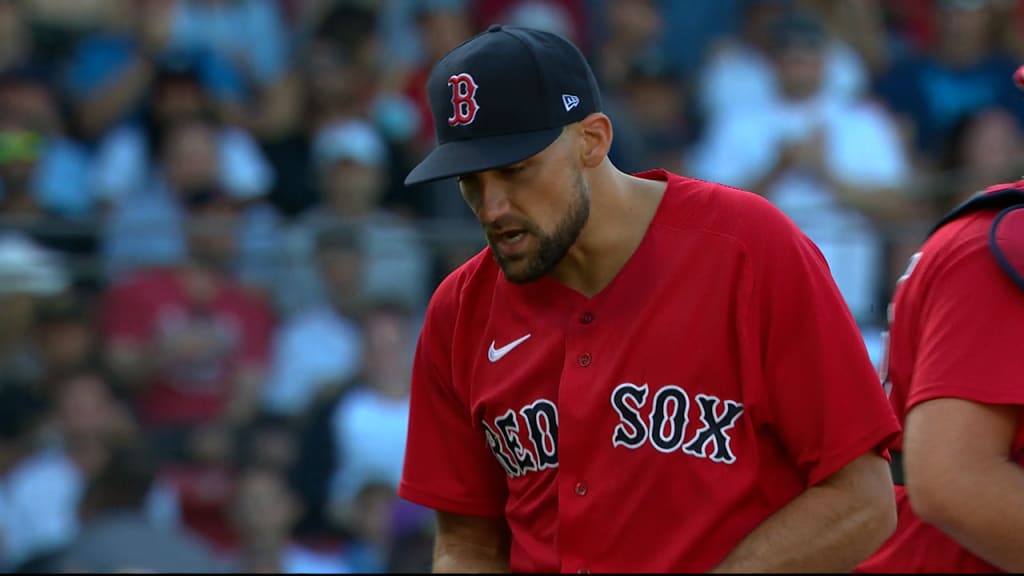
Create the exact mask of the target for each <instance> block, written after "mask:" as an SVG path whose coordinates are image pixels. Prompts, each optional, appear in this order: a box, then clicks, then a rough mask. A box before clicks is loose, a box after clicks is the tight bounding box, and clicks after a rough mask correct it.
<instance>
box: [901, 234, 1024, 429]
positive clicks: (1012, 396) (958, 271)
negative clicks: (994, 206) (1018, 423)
mask: <svg viewBox="0 0 1024 576" xmlns="http://www.w3.org/2000/svg"><path fill="white" fill-rule="evenodd" d="M927 257H928V254H927V253H925V255H924V256H922V258H927ZM922 267H923V266H922ZM920 272H922V273H923V272H925V270H920ZM927 272H928V273H927V276H924V277H922V278H921V280H925V281H926V282H927V285H926V286H923V288H925V289H926V290H925V291H924V294H925V295H926V297H927V301H926V302H925V303H924V306H923V308H922V314H921V324H920V333H919V336H918V342H919V349H918V355H917V358H916V360H915V363H914V367H913V375H912V377H911V384H910V394H909V396H908V403H907V409H908V410H909V409H910V407H912V406H914V405H915V404H919V403H921V402H924V401H927V400H933V399H935V398H941V397H950V398H962V399H964V400H970V401H973V402H982V403H986V404H1016V405H1024V386H1021V374H1024V354H1021V347H1022V342H1021V327H1022V326H1024V291H1021V289H1020V288H1019V287H1018V286H1017V285H1015V284H1014V283H1013V282H1012V281H1011V280H1010V277H1009V276H1008V275H1007V274H1006V273H1005V272H1004V271H1003V270H1002V269H1000V268H999V265H998V264H997V263H996V260H995V258H993V256H992V254H991V252H989V249H988V246H987V245H986V244H985V243H984V242H978V243H974V244H973V245H972V246H969V247H968V246H963V247H962V248H960V249H959V253H957V254H953V255H951V257H949V258H945V259H944V260H943V262H942V263H940V264H938V266H937V267H936V268H935V269H930V270H928V271H927ZM896 315H897V316H896V319H895V322H899V307H898V305H897V309H896ZM895 328H896V327H895V326H894V329H895ZM897 336H902V333H901V334H895V333H894V337H897Z"/></svg>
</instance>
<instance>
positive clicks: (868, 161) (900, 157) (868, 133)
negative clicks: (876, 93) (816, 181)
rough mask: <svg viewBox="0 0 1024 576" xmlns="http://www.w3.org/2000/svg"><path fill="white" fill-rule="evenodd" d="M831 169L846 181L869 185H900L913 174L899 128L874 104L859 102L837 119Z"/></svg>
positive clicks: (877, 187) (878, 186)
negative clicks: (850, 110) (854, 107)
mask: <svg viewBox="0 0 1024 576" xmlns="http://www.w3.org/2000/svg"><path fill="white" fill-rule="evenodd" d="M838 121H839V122H840V123H841V124H840V125H839V126H838V127H839V128H840V130H839V133H838V135H839V137H838V138H837V139H836V140H835V141H834V146H835V147H834V149H833V150H832V152H831V153H832V155H833V157H832V158H831V160H830V164H831V167H832V170H833V171H834V172H835V175H836V177H837V178H838V179H839V180H840V181H841V182H843V183H846V184H850V185H855V186H860V187H864V188H867V189H872V188H875V189H879V188H893V187H900V186H903V185H905V184H906V183H907V179H908V178H909V177H910V176H911V169H910V160H909V158H908V156H907V151H906V148H905V147H904V145H903V139H902V138H901V137H900V132H899V129H898V128H897V126H896V124H895V123H894V122H893V121H892V120H890V118H889V117H888V116H886V115H885V114H884V113H883V112H882V111H880V110H879V109H878V108H877V107H876V106H875V105H872V104H866V105H861V106H858V107H857V108H856V109H855V110H854V111H852V112H851V113H849V114H845V115H843V116H842V118H840V119H839V120H838Z"/></svg>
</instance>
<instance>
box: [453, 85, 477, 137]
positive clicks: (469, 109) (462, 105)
mask: <svg viewBox="0 0 1024 576" xmlns="http://www.w3.org/2000/svg"><path fill="white" fill-rule="evenodd" d="M448 85H449V86H451V87H452V117H451V118H449V119H448V125H449V126H468V125H469V124H472V123H473V120H476V113H477V112H478V111H479V110H480V105H479V104H477V103H476V89H477V85H476V81H475V80H473V77H472V76H470V75H469V74H465V73H463V74H456V75H454V76H452V77H451V78H449V79H448Z"/></svg>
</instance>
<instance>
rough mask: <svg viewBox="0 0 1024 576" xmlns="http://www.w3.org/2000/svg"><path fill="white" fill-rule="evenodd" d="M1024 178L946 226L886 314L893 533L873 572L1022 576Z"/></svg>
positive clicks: (869, 568)
mask: <svg viewBox="0 0 1024 576" xmlns="http://www.w3.org/2000/svg"><path fill="white" fill-rule="evenodd" d="M1022 343H1024V180H1020V181H1018V182H1015V183H1012V184H1000V185H996V186H992V187H990V188H989V189H988V190H986V191H985V192H983V193H981V194H978V195H976V196H975V197H974V198H972V199H971V200H969V201H968V202H966V203H965V204H964V205H963V206H961V207H960V208H958V209H957V210H955V211H954V212H953V213H951V214H950V215H949V216H947V217H946V218H944V219H943V220H942V221H941V222H940V223H939V225H938V226H937V227H936V228H935V229H934V230H933V231H932V234H931V235H930V236H929V238H928V239H927V240H926V241H925V243H924V245H923V246H922V247H921V249H920V251H918V252H917V253H916V254H914V256H913V257H912V258H911V260H910V264H909V266H908V267H907V270H906V272H905V273H904V274H903V276H902V277H901V278H900V281H899V284H898V286H897V288H896V294H895V298H894V299H893V304H892V305H891V306H890V307H889V344H888V346H889V350H888V354H887V360H886V361H885V364H883V367H882V368H883V369H882V377H883V382H884V383H885V386H886V389H887V390H889V399H890V402H891V404H892V407H893V409H894V410H895V412H896V415H897V416H898V417H899V418H900V419H901V421H902V422H903V433H902V437H901V439H900V441H899V451H897V452H894V453H893V465H894V466H893V472H894V473H893V477H894V481H895V482H896V484H897V486H896V504H897V510H898V518H899V519H898V524H897V529H896V533H895V534H894V535H893V536H892V537H891V538H890V539H889V540H888V541H887V542H886V543H885V544H884V545H883V546H882V547H881V549H879V550H878V552H876V553H875V554H874V555H873V556H872V557H871V558H869V559H868V560H867V561H866V562H865V563H864V564H862V565H861V566H860V567H858V570H859V571H865V572H947V573H948V572H992V571H999V570H1003V571H1007V572H1021V571H1024V468H1022V466H1024V420H1022V414H1024V412H1022V411H1021V406H1022V405H1024V386H1021V374H1022V373H1024V354H1022V352H1024V345H1022Z"/></svg>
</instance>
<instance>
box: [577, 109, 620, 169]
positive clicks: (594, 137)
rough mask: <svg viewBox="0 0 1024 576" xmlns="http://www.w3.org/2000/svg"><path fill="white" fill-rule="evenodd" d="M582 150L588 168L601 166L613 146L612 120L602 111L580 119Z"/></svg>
mask: <svg viewBox="0 0 1024 576" xmlns="http://www.w3.org/2000/svg"><path fill="white" fill-rule="evenodd" d="M580 131H581V132H582V150H581V157H580V160H581V162H582V163H583V166H584V167H586V168H593V167H595V166H599V165H600V164H601V163H602V162H604V159H605V158H607V157H608V151H609V150H610V149H611V147H612V121H611V120H610V119H609V118H608V116H605V115H604V114H602V113H601V112H594V113H593V114H590V115H589V116H587V117H586V118H584V119H583V120H580Z"/></svg>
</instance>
